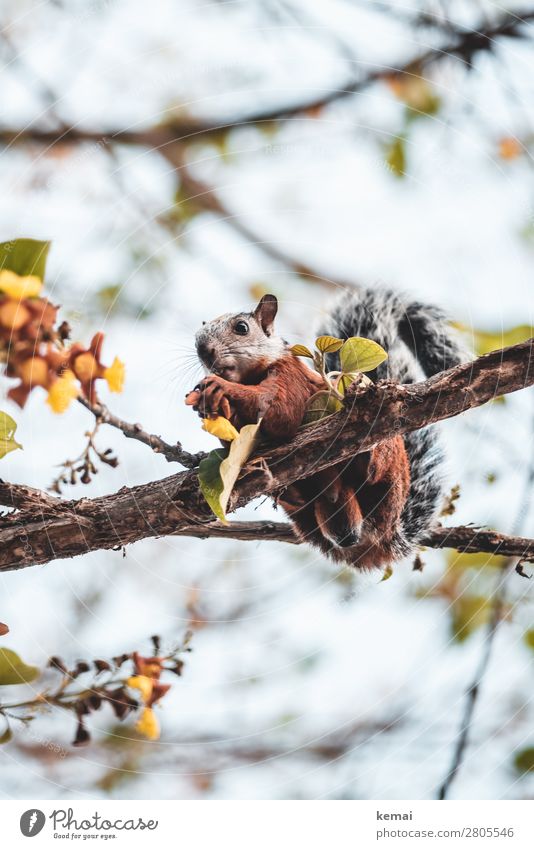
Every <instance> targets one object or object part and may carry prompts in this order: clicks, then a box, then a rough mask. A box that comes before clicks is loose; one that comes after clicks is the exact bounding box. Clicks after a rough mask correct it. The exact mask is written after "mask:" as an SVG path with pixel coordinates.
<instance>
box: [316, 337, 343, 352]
mask: <svg viewBox="0 0 534 849" xmlns="http://www.w3.org/2000/svg"><path fill="white" fill-rule="evenodd" d="M342 345H343V339H338V338H337V337H336V336H318V337H317V339H316V340H315V346H316V348H317V350H318V351H320V352H321V354H334V353H335V352H336V351H339V349H340V348H341V346H342Z"/></svg>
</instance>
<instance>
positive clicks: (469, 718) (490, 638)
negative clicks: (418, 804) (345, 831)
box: [438, 418, 534, 800]
mask: <svg viewBox="0 0 534 849" xmlns="http://www.w3.org/2000/svg"><path fill="white" fill-rule="evenodd" d="M531 431H532V434H534V418H533V420H532V428H531ZM532 445H533V452H532V455H531V458H530V462H529V464H528V466H527V473H526V476H525V483H524V487H523V492H522V496H521V498H520V499H519V511H518V514H517V517H516V519H515V522H514V523H513V532H514V533H518V532H519V531H520V530H521V528H522V527H523V525H524V521H525V518H526V516H527V514H528V507H529V505H530V503H531V500H532V484H533V483H534V441H533V443H532ZM464 550H465V549H464ZM496 553H500V554H504V553H506V554H508V555H510V554H515V555H516V557H517V559H515V560H511V561H509V562H508V563H507V564H506V565H505V566H504V569H503V570H502V571H500V572H499V575H498V578H497V583H496V586H495V589H494V591H493V596H492V604H491V614H490V619H489V622H488V625H487V630H486V635H485V638H484V646H483V649H482V656H481V658H480V662H479V665H478V669H477V671H476V673H475V675H474V677H473V681H472V682H471V685H470V686H469V688H468V690H467V697H466V703H465V708H464V713H463V716H462V722H461V725H460V731H459V734H458V736H457V740H456V745H455V747H454V752H453V757H452V764H451V766H450V769H449V772H448V773H447V776H446V777H445V779H444V781H443V783H442V785H441V786H440V788H439V791H438V799H441V800H444V799H446V798H447V796H448V793H449V790H450V788H451V785H452V783H453V781H454V780H455V778H456V776H457V774H458V772H459V770H460V768H461V766H462V764H463V761H464V758H465V754H466V751H467V745H468V742H469V735H470V732H471V727H472V724H473V717H474V713H475V708H476V703H477V699H478V697H479V695H480V691H481V688H482V683H483V681H484V679H485V677H486V673H487V671H488V669H489V665H490V661H491V655H492V650H493V646H494V644H495V635H496V633H497V630H498V628H499V625H500V623H501V621H502V613H503V609H504V602H505V592H506V581H507V578H508V575H510V573H511V572H512V566H514V565H517V564H518V563H520V562H521V560H525V559H529V558H527V557H525V554H524V552H523V553H522V552H521V550H519V551H515V552H514V551H513V550H512V549H508V550H506V551H505V550H502V549H500V550H499V551H498V552H496Z"/></svg>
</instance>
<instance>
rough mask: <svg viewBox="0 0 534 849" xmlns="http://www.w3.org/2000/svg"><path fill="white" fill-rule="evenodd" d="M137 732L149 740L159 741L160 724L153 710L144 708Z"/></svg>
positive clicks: (138, 721)
mask: <svg viewBox="0 0 534 849" xmlns="http://www.w3.org/2000/svg"><path fill="white" fill-rule="evenodd" d="M135 728H136V730H137V731H138V732H139V734H142V735H143V737H146V738H147V740H158V739H159V735H160V730H159V723H158V720H157V719H156V714H155V713H154V711H153V710H152V708H144V710H143V712H142V714H141V716H140V717H139V719H138V720H137V723H136V725H135Z"/></svg>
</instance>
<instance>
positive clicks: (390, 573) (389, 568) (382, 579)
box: [380, 565, 393, 583]
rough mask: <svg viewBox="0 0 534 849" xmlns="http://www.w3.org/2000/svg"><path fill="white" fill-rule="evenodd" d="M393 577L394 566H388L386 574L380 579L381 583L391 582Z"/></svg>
mask: <svg viewBox="0 0 534 849" xmlns="http://www.w3.org/2000/svg"><path fill="white" fill-rule="evenodd" d="M392 575H393V566H391V565H389V566H386V568H385V569H384V574H383V576H382V578H381V579H380V583H383V581H389V579H390V578H391V576H392Z"/></svg>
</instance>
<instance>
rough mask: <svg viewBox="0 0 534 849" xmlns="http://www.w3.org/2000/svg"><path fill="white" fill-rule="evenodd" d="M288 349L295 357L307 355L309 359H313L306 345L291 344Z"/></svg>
mask: <svg viewBox="0 0 534 849" xmlns="http://www.w3.org/2000/svg"><path fill="white" fill-rule="evenodd" d="M290 350H291V353H292V354H293V355H294V356H295V357H309V358H310V360H313V354H312V352H311V351H310V349H309V348H307V347H306V345H293V347H292V348H291V349H290Z"/></svg>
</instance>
